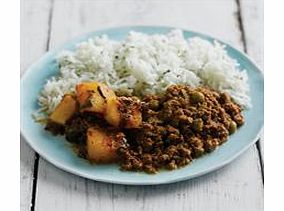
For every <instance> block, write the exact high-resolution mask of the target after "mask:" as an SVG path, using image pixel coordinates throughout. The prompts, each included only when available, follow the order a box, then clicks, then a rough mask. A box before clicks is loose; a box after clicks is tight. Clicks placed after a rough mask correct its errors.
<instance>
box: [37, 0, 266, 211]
mask: <svg viewBox="0 0 284 211" xmlns="http://www.w3.org/2000/svg"><path fill="white" fill-rule="evenodd" d="M237 12H238V7H237V4H236V2H235V1H233V0H215V1H205V0H202V1H138V0H136V1H133V0H132V1H126V0H124V1H114V0H108V1H74V0H72V1H71V0H70V1H67V0H60V1H55V2H54V6H53V11H52V22H51V37H50V44H51V48H54V47H56V46H58V45H60V44H62V43H63V42H65V41H67V40H68V39H70V38H72V37H74V36H76V35H79V34H82V33H85V32H88V31H93V30H97V29H100V28H106V27H111V26H117V25H137V24H139V25H141V24H142V25H171V26H176V27H182V28H188V29H192V30H196V31H200V32H204V33H207V34H211V35H213V36H216V37H218V38H222V39H224V40H226V41H227V42H229V43H231V44H233V45H235V46H237V47H239V48H241V47H243V43H242V39H241V31H240V28H239V23H238V19H237V18H236V15H235V14H236V13H237ZM38 27H39V26H38ZM262 190H263V185H262V178H261V167H260V165H259V156H258V151H257V149H256V146H255V145H254V146H252V147H251V148H250V149H249V150H248V151H247V152H246V153H245V154H244V155H243V156H241V157H240V158H239V159H237V160H236V161H235V162H233V163H232V164H230V165H228V166H226V167H225V168H223V169H221V170H219V171H217V172H214V173H211V174H209V175H206V176H204V177H201V178H198V179H195V180H191V181H185V182H181V183H176V184H171V185H162V186H147V187H146V186H145V187H137V186H122V185H112V184H104V183H98V182H94V181H90V180H87V179H83V178H80V177H77V176H75V175H71V174H68V173H66V172H63V171H61V170H59V169H57V168H55V167H54V166H52V165H51V164H49V163H47V162H46V161H45V160H43V159H41V158H40V160H39V171H38V180H37V189H36V200H35V210H40V211H41V210H68V211H69V210H71V211H72V210H125V209H126V208H127V209H129V210H157V209H159V210H198V211H200V210H208V209H210V210H213V211H214V210H233V211H234V210H250V211H254V210H262V208H263V204H262V203H263V194H262Z"/></svg>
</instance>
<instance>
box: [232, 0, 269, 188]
mask: <svg viewBox="0 0 284 211" xmlns="http://www.w3.org/2000/svg"><path fill="white" fill-rule="evenodd" d="M236 4H237V19H238V24H239V29H240V32H241V41H242V43H243V49H244V52H245V53H247V43H246V34H245V30H244V24H243V18H242V7H241V2H240V0H236ZM255 144H256V148H257V152H258V157H259V163H260V169H261V177H262V183H263V184H264V165H263V157H262V153H261V150H260V138H259V139H258V140H257V142H256V143H255Z"/></svg>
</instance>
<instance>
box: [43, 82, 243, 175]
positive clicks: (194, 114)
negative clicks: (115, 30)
mask: <svg viewBox="0 0 284 211" xmlns="http://www.w3.org/2000/svg"><path fill="white" fill-rule="evenodd" d="M67 98H68V99H67ZM56 112H57V114H56ZM241 112H242V109H241V107H240V106H239V105H238V104H236V103H235V102H234V101H233V100H232V99H231V97H230V96H229V95H228V94H225V93H219V92H216V91H213V90H211V89H209V88H206V87H198V88H192V87H190V86H185V85H172V86H170V87H168V89H167V90H166V91H165V93H162V94H161V95H150V96H144V97H143V98H141V99H138V98H137V97H134V96H117V94H115V93H114V92H113V91H112V90H110V89H109V88H108V87H106V86H103V85H100V84H98V83H93V84H91V83H89V84H87V83H86V84H79V85H77V87H76V93H71V94H70V95H65V96H64V98H63V100H62V101H61V103H60V104H59V105H58V107H57V108H56V109H55V111H54V113H53V114H52V115H51V116H50V118H49V122H48V124H47V125H46V129H47V130H49V131H51V132H52V133H53V134H55V135H56V134H63V135H65V137H66V140H67V141H69V142H71V143H73V144H74V146H76V147H75V148H76V152H77V153H78V155H79V156H80V157H83V158H86V159H88V160H89V161H91V162H94V163H110V162H116V163H119V165H120V166H121V169H122V170H128V171H145V172H147V173H156V172H157V171H158V170H159V169H164V168H165V169H169V170H173V169H176V168H179V167H182V166H185V165H187V164H189V163H190V162H191V161H192V160H193V159H195V158H198V157H200V156H202V155H203V154H205V153H208V152H211V151H213V150H214V149H216V148H217V147H218V146H219V145H221V144H222V143H224V142H225V141H226V140H227V139H228V137H229V135H230V134H232V133H234V132H235V131H236V130H237V128H238V127H239V126H241V125H242V124H244V118H243V116H242V114H241Z"/></svg>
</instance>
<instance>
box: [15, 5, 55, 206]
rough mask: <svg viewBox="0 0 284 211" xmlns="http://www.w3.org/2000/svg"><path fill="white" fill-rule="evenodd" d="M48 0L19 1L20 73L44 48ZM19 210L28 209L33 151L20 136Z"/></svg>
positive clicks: (30, 193) (30, 194)
mask: <svg viewBox="0 0 284 211" xmlns="http://www.w3.org/2000/svg"><path fill="white" fill-rule="evenodd" d="M49 3H50V2H49V0H46V1H40V2H39V1H36V0H25V1H22V2H21V74H23V73H24V72H25V70H26V68H27V67H28V66H29V65H30V64H31V63H32V62H33V61H34V60H35V59H37V58H38V57H39V56H41V55H42V54H43V53H44V52H45V50H46V41H47V28H48V24H47V22H48V13H49V9H50V4H49ZM20 147H21V148H20V151H21V156H20V160H21V168H20V172H21V178H20V180H21V181H20V182H21V202H20V203H21V205H20V206H21V210H30V203H31V196H32V184H33V170H34V158H35V153H34V151H33V150H32V149H31V148H30V147H29V146H28V145H27V143H26V142H25V140H24V138H23V137H21V145H20Z"/></svg>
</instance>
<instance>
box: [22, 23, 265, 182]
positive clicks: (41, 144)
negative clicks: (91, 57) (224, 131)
mask: <svg viewBox="0 0 284 211" xmlns="http://www.w3.org/2000/svg"><path fill="white" fill-rule="evenodd" d="M172 29H173V28H170V27H156V26H155V27H153V26H134V27H120V28H112V29H106V30H101V31H96V32H92V33H88V34H85V35H83V36H80V37H78V38H75V39H73V40H71V41H69V42H67V43H66V44H65V45H63V46H62V47H60V48H57V49H55V50H53V51H50V52H48V53H46V54H45V55H44V56H43V57H42V58H41V59H40V60H39V61H37V62H36V63H35V64H33V65H32V66H31V67H30V68H29V69H28V70H27V71H26V73H25V74H24V76H23V77H22V79H21V133H22V135H23V136H24V138H25V140H26V141H27V142H28V143H29V145H30V146H31V147H32V148H33V149H34V150H35V151H36V152H38V153H39V154H40V155H41V156H42V157H43V158H44V159H46V160H47V161H49V162H50V163H52V164H54V165H55V166H57V167H58V168H60V169H63V170H65V171H68V172H70V173H73V174H76V175H79V176H82V177H85V178H89V179H93V180H96V181H102V182H109V183H117V184H128V185H154V184H165V183H172V182H177V181H182V180H187V179H191V178H194V177H198V176H201V175H204V174H206V173H209V172H212V171H214V170H216V169H219V168H221V167H223V166H224V165H226V164H228V163H230V162H231V161H233V160H234V159H235V158H236V157H238V156H239V155H240V154H241V153H243V152H244V151H245V150H246V149H248V148H249V146H251V145H252V144H254V143H255V142H256V141H257V138H258V136H259V134H260V132H261V130H262V127H263V85H264V80H263V75H262V73H261V71H260V69H259V68H258V67H257V66H256V65H255V63H254V62H253V61H252V60H251V59H249V58H248V56H247V55H245V54H244V53H242V52H241V51H239V50H237V49H235V48H233V47H232V46H230V45H228V44H226V43H224V42H221V41H220V42H221V43H223V44H226V50H227V51H228V54H229V55H230V56H231V57H233V58H234V59H236V60H237V61H238V62H239V63H240V68H241V69H246V70H247V73H248V77H249V85H250V96H251V100H252V105H253V107H252V108H251V109H249V110H246V111H244V116H245V120H246V123H245V125H243V126H242V127H241V128H240V129H239V130H238V131H237V132H236V133H235V134H233V135H231V136H230V137H229V140H228V141H227V142H226V143H225V144H223V145H222V146H221V147H219V148H218V149H217V150H215V151H214V152H212V153H209V154H207V155H205V156H203V157H201V158H199V159H197V160H195V161H193V162H192V163H191V164H190V165H187V166H186V167H184V168H180V169H178V170H174V171H161V172H159V173H158V174H155V175H149V174H146V173H142V172H125V171H120V170H119V166H118V165H115V164H113V165H93V164H90V163H89V162H87V161H86V160H84V159H82V158H79V157H77V156H76V154H75V153H74V152H73V150H72V147H71V145H70V144H69V143H68V142H67V141H65V140H64V138H63V137H58V136H57V137H55V136H52V135H51V134H49V133H48V132H47V131H45V130H44V129H43V126H42V125H40V124H38V123H36V122H35V121H34V120H33V118H32V115H31V114H32V113H33V112H34V111H35V110H37V109H38V105H37V97H38V95H39V93H40V91H41V89H42V87H43V85H44V83H45V82H46V80H47V79H48V78H49V77H51V76H53V75H56V74H57V72H58V65H57V63H56V60H55V56H56V54H57V53H58V52H60V51H62V50H63V49H67V50H73V49H74V48H75V45H76V44H77V43H79V42H82V41H84V40H86V39H88V38H90V37H94V36H98V35H102V34H107V35H108V36H109V37H110V38H111V39H114V40H122V39H124V38H125V36H126V35H127V33H128V32H129V31H131V30H135V31H139V32H143V33H147V34H155V33H158V34H165V33H167V32H169V31H170V30H172ZM183 33H184V36H185V38H189V37H194V36H199V37H201V38H203V39H207V40H209V41H211V42H212V41H213V40H217V39H215V38H212V37H209V36H207V35H204V34H200V33H196V32H192V31H187V30H183Z"/></svg>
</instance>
